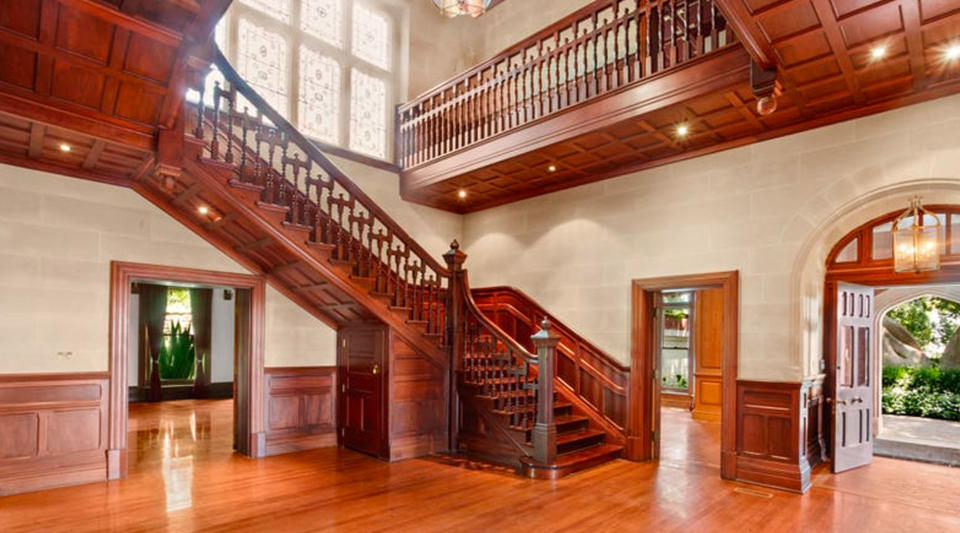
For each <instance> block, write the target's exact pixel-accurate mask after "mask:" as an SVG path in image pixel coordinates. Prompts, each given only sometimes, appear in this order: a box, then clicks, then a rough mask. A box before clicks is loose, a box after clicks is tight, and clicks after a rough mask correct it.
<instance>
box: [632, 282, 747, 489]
mask: <svg viewBox="0 0 960 533" xmlns="http://www.w3.org/2000/svg"><path fill="white" fill-rule="evenodd" d="M739 287H740V273H739V271H736V270H732V271H727V272H715V273H707V274H689V275H678V276H665V277H657V278H645V279H635V280H633V282H632V283H631V289H632V290H631V299H632V305H631V309H632V317H631V342H630V362H631V372H630V390H629V394H628V407H627V433H628V435H629V437H628V441H627V457H628V458H629V459H633V460H640V461H648V460H652V459H653V455H654V452H655V446H654V428H655V427H656V429H659V426H660V413H659V412H657V411H658V409H656V407H657V406H659V398H658V397H657V396H658V395H659V392H660V387H659V383H655V381H654V380H655V377H656V373H655V371H654V367H655V366H654V365H655V358H656V357H658V354H657V353H656V335H657V333H656V331H655V327H656V323H655V320H654V301H653V295H654V294H656V293H658V292H660V291H663V290H668V289H706V288H719V289H722V290H723V308H724V313H723V316H724V326H723V358H722V372H723V379H722V387H723V405H722V408H721V413H722V414H721V421H720V424H721V426H720V476H721V477H723V478H724V479H734V478H735V477H736V463H737V449H736V438H737V365H738V358H739V343H740V341H739V335H740V328H739V320H740V288H739Z"/></svg>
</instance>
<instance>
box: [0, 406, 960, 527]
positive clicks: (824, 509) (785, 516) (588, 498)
mask: <svg viewBox="0 0 960 533" xmlns="http://www.w3.org/2000/svg"><path fill="white" fill-rule="evenodd" d="M228 406H229V403H228V402H222V403H219V402H193V403H192V404H187V403H181V402H178V403H177V404H173V403H171V404H154V405H152V406H146V407H144V408H143V409H142V410H141V409H140V408H139V407H138V408H137V409H136V410H135V411H134V416H135V417H136V426H135V427H136V428H137V429H136V430H133V429H132V428H133V427H134V426H133V425H131V446H133V443H134V442H136V450H137V451H136V454H137V455H136V457H137V458H136V460H135V461H134V462H135V464H136V466H135V467H133V468H131V475H130V477H129V478H127V479H124V480H120V481H114V482H110V483H98V484H91V485H84V486H78V487H70V488H65V489H58V490H51V491H45V492H37V493H32V494H21V495H17V496H8V497H5V498H0V530H3V532H4V533H9V532H20V531H42V532H44V533H47V532H58V531H65V532H70V533H80V532H87V531H91V532H92V531H98V532H99V531H123V532H126V531H156V530H161V531H175V532H186V531H230V532H234V531H282V532H284V533H287V532H294V533H295V532H300V531H331V530H337V531H363V532H367V531H416V532H422V531H427V532H429V531H480V532H485V533H486V532H493V531H496V532H498V533H499V532H501V531H506V532H510V531H522V532H529V531H530V530H532V529H533V530H543V531H546V530H549V531H588V532H591V533H593V532H600V531H657V532H688V531H689V532H698V533H699V532H704V533H712V532H725V531H736V532H744V533H746V532H751V533H753V532H770V533H774V532H776V533H780V532H793V531H797V532H804V533H806V532H814V531H815V532H818V533H819V532H822V531H842V532H848V531H869V532H871V533H873V532H885V531H923V532H925V533H926V532H935V531H960V509H958V506H957V505H956V498H957V496H956V495H957V494H958V493H960V471H958V470H957V469H951V468H947V467H942V466H935V465H929V464H922V463H910V462H905V461H897V460H892V459H883V458H877V459H876V460H875V462H874V464H873V465H872V466H869V467H865V468H860V469H857V470H854V471H851V472H847V473H845V474H841V475H836V476H834V475H831V474H830V473H829V471H828V469H824V468H820V469H818V470H817V472H816V474H815V476H814V487H813V488H812V489H811V491H810V492H809V493H808V494H806V495H803V496H800V495H796V494H790V493H786V492H778V491H773V490H768V489H763V488H756V487H749V486H746V485H741V484H738V483H731V482H726V481H722V480H721V479H720V476H719V473H718V472H717V471H716V470H715V469H712V468H704V467H699V466H696V465H694V466H693V467H687V468H678V467H674V466H671V465H670V464H669V463H667V461H666V460H664V461H662V462H661V463H660V464H657V463H629V462H626V461H614V462H611V463H608V464H605V465H602V466H600V467H598V468H594V469H591V470H587V471H585V472H581V473H578V474H576V475H573V476H570V477H568V478H564V479H562V480H560V481H557V482H547V481H532V480H527V479H523V478H521V477H519V476H513V475H505V474H502V473H498V472H486V471H482V470H468V469H463V468H456V467H450V466H447V465H443V464H438V463H437V462H433V461H429V460H417V459H415V460H410V461H402V462H397V463H387V462H384V461H379V460H377V459H373V458H370V457H367V456H365V455H362V454H358V453H353V452H350V451H346V450H340V449H337V448H327V449H322V450H316V451H310V452H303V453H297V454H289V455H283V456H277V457H270V458H267V459H260V460H253V459H247V458H244V457H239V456H237V455H234V454H231V453H229V452H230V450H229V447H230V445H229V440H230V439H229V434H230V429H229V428H230V424H229V413H230V411H229V407H228ZM681 414H682V413H681ZM141 415H142V416H141ZM666 424H669V422H666ZM698 426H699V424H697V425H695V426H688V428H690V427H693V428H696V427H698ZM665 427H669V426H665ZM697 431H699V430H697V429H689V431H688V432H687V433H683V432H675V433H673V436H675V437H676V438H677V441H676V442H686V443H687V444H686V445H684V446H685V449H686V450H688V452H689V453H688V454H686V455H685V457H687V458H691V459H696V458H697V457H699V456H700V455H699V454H700V452H699V451H698V450H699V449H700V447H699V446H694V445H691V444H690V443H691V442H692V440H691V437H693V436H696V435H697ZM708 434H709V432H708ZM134 438H135V439H136V440H135V441H134ZM669 438H673V437H669ZM684 439H686V440H685V441H684ZM664 448H665V450H673V449H675V448H676V447H675V446H671V445H669V444H667V443H665V447H664ZM671 454H672V452H671ZM671 457H676V455H671ZM188 458H189V459H188ZM672 460H673V459H671V461H672ZM706 460H707V461H710V458H709V456H706ZM713 461H714V462H715V460H713ZM186 472H189V475H187V474H186ZM171 487H175V488H174V489H171ZM744 487H748V488H749V490H746V491H744V490H743V488H744Z"/></svg>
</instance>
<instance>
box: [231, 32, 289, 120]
mask: <svg viewBox="0 0 960 533" xmlns="http://www.w3.org/2000/svg"><path fill="white" fill-rule="evenodd" d="M237 30H238V32H239V33H240V35H243V36H244V38H243V39H240V41H239V43H238V44H239V46H238V49H237V59H238V61H237V72H239V73H240V75H241V76H243V79H245V80H247V83H249V84H250V86H251V87H253V88H254V89H255V90H256V91H257V92H258V93H260V96H262V97H263V99H264V100H266V101H267V103H268V104H270V105H271V106H272V107H273V108H274V109H276V110H277V111H278V112H279V113H280V114H281V115H286V114H287V94H288V92H287V81H288V80H287V41H286V39H284V38H283V35H281V34H280V33H278V32H272V31H270V30H268V29H266V28H264V27H262V26H258V25H256V24H254V23H253V22H250V21H249V20H247V19H245V18H241V19H240V24H239V26H238V28H237Z"/></svg>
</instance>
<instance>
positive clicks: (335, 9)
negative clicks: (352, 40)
mask: <svg viewBox="0 0 960 533" xmlns="http://www.w3.org/2000/svg"><path fill="white" fill-rule="evenodd" d="M342 8H343V2H342V0H301V4H300V29H301V30H303V31H304V32H306V33H308V34H310V35H313V36H314V37H317V38H320V39H323V40H324V41H326V42H328V43H330V44H332V45H333V46H336V47H337V48H339V47H340V46H342V45H343V24H342V22H343V11H342Z"/></svg>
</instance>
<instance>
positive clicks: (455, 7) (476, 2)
mask: <svg viewBox="0 0 960 533" xmlns="http://www.w3.org/2000/svg"><path fill="white" fill-rule="evenodd" d="M490 2H491V0H433V5H435V6H437V8H438V9H440V13H442V14H443V16H445V17H447V18H453V17H456V16H459V15H470V16H471V17H479V16H480V15H482V14H484V13H486V11H487V8H488V7H490Z"/></svg>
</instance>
